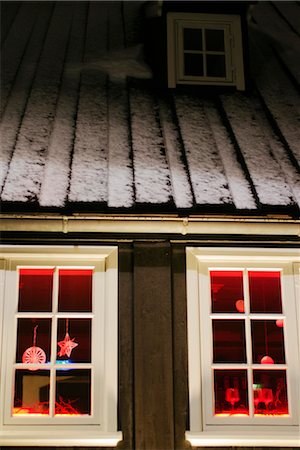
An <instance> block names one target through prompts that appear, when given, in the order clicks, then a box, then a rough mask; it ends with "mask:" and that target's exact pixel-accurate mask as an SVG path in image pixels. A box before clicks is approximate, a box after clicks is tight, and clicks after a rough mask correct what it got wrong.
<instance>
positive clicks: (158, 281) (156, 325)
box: [134, 242, 174, 450]
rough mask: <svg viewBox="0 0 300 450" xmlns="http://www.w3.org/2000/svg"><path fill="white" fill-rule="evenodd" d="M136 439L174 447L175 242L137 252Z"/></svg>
mask: <svg viewBox="0 0 300 450" xmlns="http://www.w3.org/2000/svg"><path fill="white" fill-rule="evenodd" d="M134 343H135V345H134V376H135V441H136V442H135V444H136V449H138V450H166V449H174V427H173V373H172V372H173V361H172V298H171V271H170V245H169V244H168V243H151V242H148V243H136V244H135V252H134Z"/></svg>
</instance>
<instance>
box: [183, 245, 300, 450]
mask: <svg viewBox="0 0 300 450" xmlns="http://www.w3.org/2000/svg"><path fill="white" fill-rule="evenodd" d="M299 261H300V252H299V250H296V251H294V250H287V251H280V250H278V249H277V250H259V249H256V250H253V249H241V248H240V249H200V248H189V249H187V293H188V350H189V396H190V398H189V400H190V402H189V405H190V430H189V431H188V432H187V439H188V440H190V442H191V443H192V445H195V446H197V445H219V444H221V441H222V443H223V445H224V442H226V444H228V445H240V446H242V445H273V446H280V445H286V444H289V445H295V446H296V444H297V445H298V444H300V442H299V405H300V402H299V368H300V366H299V340H298V329H299V318H298V317H297V306H296V303H297V301H299V299H298V300H297V298H296V292H297V283H299ZM297 267H298V269H297ZM297 270H298V272H297ZM253 427H256V430H255V436H254V432H253V430H254V428H253ZM218 433H219V434H218Z"/></svg>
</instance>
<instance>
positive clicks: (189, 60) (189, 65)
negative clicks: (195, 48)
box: [184, 53, 203, 77]
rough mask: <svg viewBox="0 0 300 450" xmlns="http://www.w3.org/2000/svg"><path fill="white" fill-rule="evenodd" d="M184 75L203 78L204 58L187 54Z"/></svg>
mask: <svg viewBox="0 0 300 450" xmlns="http://www.w3.org/2000/svg"><path fill="white" fill-rule="evenodd" d="M184 74H185V75H191V76H197V77H201V76H203V56H202V55H198V54H193V53H185V55H184Z"/></svg>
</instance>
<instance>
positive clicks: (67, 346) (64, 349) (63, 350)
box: [57, 333, 78, 357]
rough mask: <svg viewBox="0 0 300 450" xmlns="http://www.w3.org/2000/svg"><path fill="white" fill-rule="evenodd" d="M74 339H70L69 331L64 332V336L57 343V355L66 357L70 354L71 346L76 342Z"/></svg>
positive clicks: (75, 344)
mask: <svg viewBox="0 0 300 450" xmlns="http://www.w3.org/2000/svg"><path fill="white" fill-rule="evenodd" d="M74 339H75V338H73V339H70V336H69V333H66V335H65V338H64V340H63V341H60V342H58V343H57V345H58V346H59V347H60V351H59V352H58V354H57V355H58V356H65V355H67V356H68V357H70V356H71V351H72V350H73V348H75V347H77V345H78V344H77V342H74Z"/></svg>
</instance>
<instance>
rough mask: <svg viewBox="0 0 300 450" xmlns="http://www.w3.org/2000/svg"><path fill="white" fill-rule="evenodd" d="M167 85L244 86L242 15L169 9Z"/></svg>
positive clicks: (241, 87)
mask: <svg viewBox="0 0 300 450" xmlns="http://www.w3.org/2000/svg"><path fill="white" fill-rule="evenodd" d="M167 27H168V85H169V87H176V85H177V84H206V85H228V86H236V87H237V88H238V89H240V90H243V89H244V88H245V86H244V69H243V51H242V35H241V25H240V18H239V16H237V15H218V14H197V13H194V14H188V13H168V18H167Z"/></svg>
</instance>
